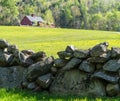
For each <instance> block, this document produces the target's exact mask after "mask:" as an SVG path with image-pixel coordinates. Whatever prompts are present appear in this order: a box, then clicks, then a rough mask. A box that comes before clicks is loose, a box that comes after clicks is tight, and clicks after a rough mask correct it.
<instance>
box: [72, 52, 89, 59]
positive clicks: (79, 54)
mask: <svg viewBox="0 0 120 101" xmlns="http://www.w3.org/2000/svg"><path fill="white" fill-rule="evenodd" d="M74 56H75V57H76V58H80V59H84V58H87V57H88V56H89V50H75V51H74Z"/></svg>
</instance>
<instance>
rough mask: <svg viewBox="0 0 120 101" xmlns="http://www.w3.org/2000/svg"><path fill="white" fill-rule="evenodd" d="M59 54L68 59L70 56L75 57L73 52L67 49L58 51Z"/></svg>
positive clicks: (60, 56)
mask: <svg viewBox="0 0 120 101" xmlns="http://www.w3.org/2000/svg"><path fill="white" fill-rule="evenodd" d="M57 54H58V56H59V58H61V59H66V58H68V59H69V58H71V57H73V54H72V53H68V52H66V51H60V52H57Z"/></svg>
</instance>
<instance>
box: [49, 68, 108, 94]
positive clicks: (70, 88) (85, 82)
mask: <svg viewBox="0 0 120 101" xmlns="http://www.w3.org/2000/svg"><path fill="white" fill-rule="evenodd" d="M50 92H51V93H53V94H62V95H68V94H73V95H80V96H105V95H106V93H105V87H104V85H103V84H102V82H101V81H100V80H93V81H92V82H91V81H90V79H89V78H88V75H87V74H86V73H84V72H81V71H79V70H78V69H72V70H70V71H65V72H60V73H59V74H58V75H57V76H56V78H55V80H54V81H53V82H52V85H51V86H50Z"/></svg>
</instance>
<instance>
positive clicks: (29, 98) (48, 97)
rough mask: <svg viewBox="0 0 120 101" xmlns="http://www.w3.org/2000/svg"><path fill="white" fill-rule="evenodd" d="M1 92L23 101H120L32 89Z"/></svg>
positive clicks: (119, 100)
mask: <svg viewBox="0 0 120 101" xmlns="http://www.w3.org/2000/svg"><path fill="white" fill-rule="evenodd" d="M0 92H1V91H0ZM1 93H2V92H1ZM3 93H7V94H8V95H9V96H12V95H15V94H17V95H19V96H20V98H21V99H20V98H19V96H18V98H19V101H23V99H24V98H25V99H24V101H120V98H119V97H112V98H107V97H98V98H95V97H81V96H73V95H57V94H54V95H53V94H50V93H47V92H42V93H41V92H32V91H26V90H19V89H4V92H3ZM6 97H7V96H6ZM9 101H11V100H9ZM13 101H14V100H13Z"/></svg>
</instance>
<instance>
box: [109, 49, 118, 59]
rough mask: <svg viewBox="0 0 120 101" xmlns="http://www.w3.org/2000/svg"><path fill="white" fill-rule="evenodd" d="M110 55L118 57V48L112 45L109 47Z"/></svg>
mask: <svg viewBox="0 0 120 101" xmlns="http://www.w3.org/2000/svg"><path fill="white" fill-rule="evenodd" d="M111 57H113V58H120V48H117V47H112V48H111Z"/></svg>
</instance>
